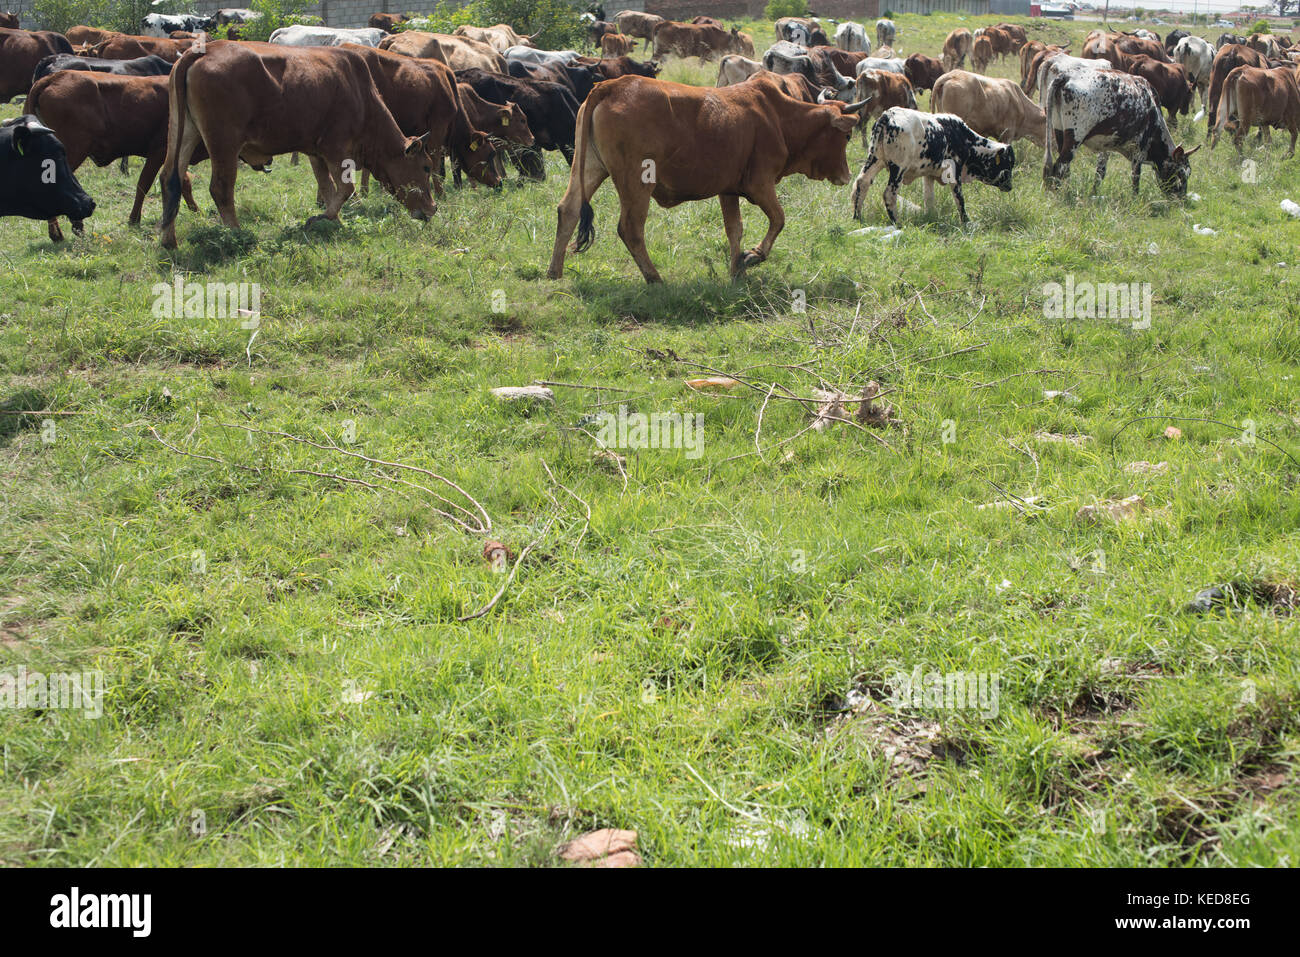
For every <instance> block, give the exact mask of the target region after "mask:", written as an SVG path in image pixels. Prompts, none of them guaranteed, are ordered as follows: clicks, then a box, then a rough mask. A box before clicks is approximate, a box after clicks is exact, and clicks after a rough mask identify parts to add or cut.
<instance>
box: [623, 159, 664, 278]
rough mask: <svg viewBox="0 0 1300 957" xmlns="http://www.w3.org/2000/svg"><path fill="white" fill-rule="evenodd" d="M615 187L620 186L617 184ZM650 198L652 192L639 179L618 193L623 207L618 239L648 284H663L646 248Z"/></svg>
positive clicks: (635, 179)
mask: <svg viewBox="0 0 1300 957" xmlns="http://www.w3.org/2000/svg"><path fill="white" fill-rule="evenodd" d="M615 185H616V186H617V185H618V184H617V182H616V183H615ZM650 196H651V193H650V191H649V190H647V189H645V188H644V186H643V184H642V183H641V182H640V179H639V178H633V181H632V182H631V183H630V184H629V185H628V186H627V187H626V189H621V190H619V191H618V200H619V206H620V207H621V209H620V212H619V215H618V238H619V239H621V240H623V245H624V246H626V247H627V251H628V252H630V253H631V254H632V259H633V260H634V261H635V262H636V265H637V268H638V269H640V270H641V275H642V276H644V277H645V281H646V282H663V279H662V278H661V277H660V275H659V270H657V269H655V264H654V263H653V262H651V261H650V253H649V251H648V250H647V249H646V248H645V220H646V215H647V214H648V213H649V212H650Z"/></svg>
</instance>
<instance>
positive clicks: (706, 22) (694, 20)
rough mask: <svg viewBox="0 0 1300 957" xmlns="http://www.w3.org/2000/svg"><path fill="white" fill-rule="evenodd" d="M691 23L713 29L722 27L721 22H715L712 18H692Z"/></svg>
mask: <svg viewBox="0 0 1300 957" xmlns="http://www.w3.org/2000/svg"><path fill="white" fill-rule="evenodd" d="M691 23H694V24H698V25H703V26H713V27H720V26H722V25H723V24H722V21H721V20H715V19H714V18H713V17H692V18H691Z"/></svg>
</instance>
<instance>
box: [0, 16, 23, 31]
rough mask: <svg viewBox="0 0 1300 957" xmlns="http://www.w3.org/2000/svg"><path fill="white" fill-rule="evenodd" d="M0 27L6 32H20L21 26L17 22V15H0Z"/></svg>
mask: <svg viewBox="0 0 1300 957" xmlns="http://www.w3.org/2000/svg"><path fill="white" fill-rule="evenodd" d="M0 27H4V28H5V29H6V30H21V29H22V24H21V23H19V22H18V14H16V13H0Z"/></svg>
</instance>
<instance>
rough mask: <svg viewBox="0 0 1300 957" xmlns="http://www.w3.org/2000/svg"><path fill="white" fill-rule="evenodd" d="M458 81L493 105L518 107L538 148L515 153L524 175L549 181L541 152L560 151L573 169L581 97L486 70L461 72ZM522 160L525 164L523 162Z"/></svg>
mask: <svg viewBox="0 0 1300 957" xmlns="http://www.w3.org/2000/svg"><path fill="white" fill-rule="evenodd" d="M456 79H457V80H458V81H459V82H461V83H468V84H469V85H470V86H471V87H473V88H474V92H475V93H477V94H478V95H479V96H481V97H482V98H483V99H485V100H487V101H488V102H489V103H498V104H501V105H505V104H506V103H517V104H519V109H521V110H523V113H524V116H525V117H526V118H527V119H528V128H529V129H530V130H532V131H533V142H534V146H532V147H528V148H522V149H520V150H518V151H514V150H512V151H511V153H510V159H511V161H512V162H513V163H514V164H515V166H516V167H517V168H518V169H519V172H520V173H521V174H522V175H525V176H528V177H531V178H532V179H537V180H541V179H545V178H546V167H545V165H544V164H543V163H542V156H541V152H540V151H541V150H559V151H560V152H561V153H563V154H564V159H565V160H566V161H567V162H568V163H569V165H570V166H572V165H573V149H574V138H575V135H576V129H577V125H578V108H579V106H580V104H579V103H578V99H577V97H576V96H575V95H574V94H573V92H572V91H571V90H570V89H569V87H567V86H565V85H564V84H561V83H554V82H550V81H547V80H531V79H519V78H517V77H512V76H502V75H501V74H500V73H488V72H487V71H486V70H478V69H472V70H457V71H456ZM521 158H522V162H521Z"/></svg>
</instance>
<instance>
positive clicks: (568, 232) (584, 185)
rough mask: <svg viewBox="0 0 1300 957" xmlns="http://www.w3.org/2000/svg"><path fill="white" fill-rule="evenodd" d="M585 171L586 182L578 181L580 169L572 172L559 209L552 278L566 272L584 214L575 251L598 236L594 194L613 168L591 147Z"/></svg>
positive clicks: (550, 274)
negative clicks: (567, 254) (567, 258)
mask: <svg viewBox="0 0 1300 957" xmlns="http://www.w3.org/2000/svg"><path fill="white" fill-rule="evenodd" d="M582 171H583V178H582V182H578V177H577V175H576V170H575V171H572V172H571V173H570V174H569V187H568V189H566V190H565V191H564V197H563V198H562V199H561V200H560V205H559V206H557V207H556V208H555V213H556V220H557V221H556V226H555V246H554V248H553V249H552V250H551V265H550V268H549V269H548V270H547V271H546V275H547V277H548V278H550V279H559V278H560V277H561V276H563V275H564V254H565V251H566V250H567V249H568V246H569V237H571V236H572V235H573V231H574V229H576V228H577V227H578V225H579V222H580V220H581V219H582V218H583V215H584V214H585V215H586V216H587V217H588V218H587V220H586V223H585V224H583V230H582V231H581V232H579V233H578V242H577V243H575V248H574V251H575V252H580V251H581V249H586V248H587V246H589V245H590V244H591V243H592V242H593V241H594V240H595V238H596V230H595V227H594V226H593V225H592V221H591V217H592V216H593V213H592V210H591V197H592V196H593V195H594V194H595V192H596V190H597V189H599V188H600V184H601V183H603V182H605V180H606V179H607V178H608V177H609V170H607V169H606V168H605V164H604V163H602V162H601V161H600V157H598V156H597V155H596V151H595V150H594V149H590V148H589V149H588V150H587V156H586V159H585V161H584V162H583V164H582ZM648 202H649V200H648V199H647V203H648ZM619 235H622V233H621V232H620V233H619ZM579 246H580V247H581V248H579ZM638 265H639V263H638ZM650 268H651V270H653V269H654V267H653V266H651V267H650Z"/></svg>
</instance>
